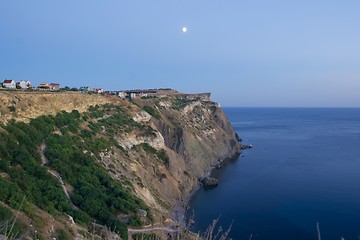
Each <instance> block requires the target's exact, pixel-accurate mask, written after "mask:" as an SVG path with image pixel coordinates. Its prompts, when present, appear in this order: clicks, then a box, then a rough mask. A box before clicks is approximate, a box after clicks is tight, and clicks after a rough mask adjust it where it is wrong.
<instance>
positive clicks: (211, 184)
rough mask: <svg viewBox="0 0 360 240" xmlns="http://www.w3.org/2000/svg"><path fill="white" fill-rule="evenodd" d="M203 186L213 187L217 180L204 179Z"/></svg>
mask: <svg viewBox="0 0 360 240" xmlns="http://www.w3.org/2000/svg"><path fill="white" fill-rule="evenodd" d="M202 182H203V184H204V186H206V187H214V186H217V185H218V180H217V179H216V178H211V177H206V178H204V179H203V180H202Z"/></svg>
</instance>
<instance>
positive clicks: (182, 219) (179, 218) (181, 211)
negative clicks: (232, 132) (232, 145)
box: [171, 142, 246, 229]
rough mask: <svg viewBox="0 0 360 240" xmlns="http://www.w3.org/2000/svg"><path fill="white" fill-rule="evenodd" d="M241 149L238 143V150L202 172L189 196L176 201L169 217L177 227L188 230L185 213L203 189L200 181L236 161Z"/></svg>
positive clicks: (188, 225) (241, 146)
mask: <svg viewBox="0 0 360 240" xmlns="http://www.w3.org/2000/svg"><path fill="white" fill-rule="evenodd" d="M243 149H246V148H243V145H242V144H241V143H240V142H239V150H238V151H235V153H233V154H232V155H230V156H229V157H226V158H224V159H223V160H220V161H219V162H218V164H215V165H211V167H210V168H209V169H208V170H205V171H204V174H203V175H202V176H201V177H200V178H199V179H198V181H197V184H196V185H195V186H194V187H193V189H192V190H191V191H190V192H189V194H188V195H187V196H186V197H185V198H184V199H183V200H178V201H177V203H176V204H175V206H174V208H173V210H172V212H171V215H172V217H173V219H174V222H175V223H176V224H177V225H179V226H180V227H182V228H184V229H188V228H189V227H190V224H189V223H188V222H187V220H188V219H187V211H188V208H189V204H190V202H191V199H192V198H193V197H194V196H195V194H196V193H197V192H198V190H199V189H200V188H201V187H203V184H202V182H201V179H203V178H205V177H210V176H212V174H213V173H214V170H216V169H218V168H219V167H220V168H222V167H223V166H224V165H226V164H227V163H228V162H230V161H234V160H237V159H238V158H239V157H240V156H241V153H242V151H241V150H243Z"/></svg>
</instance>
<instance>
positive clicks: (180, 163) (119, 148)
mask: <svg viewBox="0 0 360 240" xmlns="http://www.w3.org/2000/svg"><path fill="white" fill-rule="evenodd" d="M0 95H1V98H0V99H1V101H2V102H1V107H0V112H1V116H0V118H1V120H2V122H8V121H9V120H10V119H14V120H16V121H24V122H30V124H34V126H36V125H35V123H34V122H35V121H32V120H31V119H33V118H35V117H38V116H42V115H54V116H55V117H54V120H51V121H54V126H53V125H51V127H49V129H50V130H49V131H51V134H50V135H49V137H46V138H44V139H42V138H41V137H39V140H38V141H39V143H40V140H41V141H44V144H45V145H46V147H47V150H46V151H47V152H45V153H46V156H47V157H48V158H49V159H48V160H47V162H42V164H41V160H35V162H36V161H37V162H38V165H39V167H40V168H44V167H45V168H49V169H52V170H54V171H57V174H59V175H55V176H58V177H60V176H61V177H62V179H63V181H64V182H65V183H64V184H65V186H66V188H67V189H69V190H70V191H69V192H70V198H71V200H72V201H73V202H74V203H75V207H76V208H79V209H80V210H81V211H85V212H86V213H87V214H88V215H89V216H92V217H94V218H95V219H97V218H98V217H99V216H98V215H96V213H92V212H91V211H90V210H89V209H87V205H86V204H85V203H84V204H83V202H81V201H80V200H78V198H79V197H78V195H77V194H80V192H79V191H80V190H79V189H82V187H80V185H81V184H83V183H79V182H78V180H77V179H76V178H75V177H72V174H73V173H72V172H71V171H70V170H69V169H64V167H63V166H62V165H61V164H63V163H64V161H69V162H68V165H67V166H68V168H79V167H82V166H80V165H74V166H73V167H71V166H72V165H71V164H73V163H74V161H77V159H78V158H79V155H81V156H82V155H83V157H84V158H86V157H89V158H91V159H93V160H94V164H96V165H98V166H99V168H98V169H99V170H100V169H103V170H104V171H105V172H106V173H107V174H108V176H111V179H113V180H114V181H115V182H117V183H120V184H121V185H122V186H124V187H125V188H126V189H127V190H126V191H129V192H130V193H131V194H134V195H135V196H136V197H138V198H139V199H141V200H142V201H143V202H144V203H145V205H146V206H148V207H149V208H148V209H147V211H149V213H148V215H151V218H145V217H144V216H143V217H141V216H140V218H141V221H142V223H143V224H146V223H149V224H155V223H157V224H161V225H163V224H178V222H179V221H181V214H182V213H181V212H180V215H179V214H174V211H175V210H176V209H177V208H178V207H179V203H180V205H182V204H184V202H183V201H186V199H187V198H188V196H189V194H190V192H191V191H192V190H193V189H194V188H195V187H196V186H197V184H198V182H199V178H201V177H203V176H204V175H206V174H207V173H208V172H209V171H210V170H211V168H212V167H214V166H215V165H218V164H219V163H221V162H222V161H223V160H224V159H226V158H229V157H232V156H234V155H236V154H238V153H239V151H240V144H239V143H238V141H237V138H236V136H235V133H234V131H233V129H232V127H231V125H230V123H229V122H228V120H227V118H226V116H225V114H224V112H223V111H222V109H221V108H220V106H219V105H218V104H217V103H214V102H211V101H210V95H209V94H201V95H196V94H191V95H189V94H175V95H164V96H161V97H151V98H144V99H133V100H132V101H131V102H130V101H128V100H121V99H119V98H117V97H116V96H103V95H90V94H81V93H18V92H0ZM74 109H76V110H77V111H74ZM62 110H65V112H64V111H63V112H62V113H61V114H59V112H60V111H62ZM66 111H67V112H70V111H71V114H70V115H69V114H67V113H66ZM65 117H66V118H69V119H73V120H69V121H65V120H64V119H65ZM59 119H60V120H61V121H60V120H59ZM30 120H31V121H30ZM44 121H45V122H46V121H50V120H44ZM12 124H13V123H12ZM51 124H53V123H51ZM0 130H1V129H0ZM6 131H9V130H8V129H7V128H6V126H5V125H4V126H3V127H2V130H1V131H0V132H6ZM63 138H64V139H63ZM62 139H63V140H62ZM56 141H58V142H61V141H64V142H63V145H61V144H60V145H59V144H56ZM72 141H73V142H72ZM67 143H69V145H68V146H67ZM0 144H5V142H3V143H2V142H1V141H0ZM61 148H64V149H66V151H63V152H66V154H68V153H69V152H74V151H75V152H76V151H78V152H79V153H78V154H74V153H72V154H73V155H71V154H70V155H69V157H68V158H66V159H65V158H64V159H63V160H61V161H59V156H58V155H56V154H55V153H56V151H62V150H61ZM0 150H1V149H0ZM4 156H5V155H3V156H1V151H0V160H1V159H2V158H4ZM75 156H77V157H75ZM60 158H61V159H62V157H60ZM72 159H73V160H72ZM9 164H10V165H11V164H12V163H11V162H10V163H9ZM13 164H15V163H13ZM15 166H19V163H18V165H15ZM21 166H22V165H21ZM2 171H4V170H0V175H1V176H5V177H6V178H8V179H11V174H10V173H7V172H3V173H1V172H2ZM69 171H70V172H69ZM89 171H90V170H89ZM91 171H92V170H91ZM97 171H98V170H97ZM9 175H10V177H9ZM0 180H1V179H0ZM100 180H101V179H100ZM84 184H85V183H84ZM114 184H115V183H114ZM134 199H135V198H134ZM71 200H70V201H71ZM85 200H86V199H83V200H82V201H85ZM129 201H130V202H136V203H137V202H138V201H137V200H131V199H130V200H129ZM3 202H5V201H4V200H3ZM7 204H9V203H7ZM139 204H140V205H141V203H140V202H139ZM35 205H36V204H35ZM140 205H139V206H140ZM36 207H40V208H42V207H41V206H36ZM139 208H140V207H135V205H134V210H136V209H137V211H139V210H140V211H142V210H141V209H139ZM109 209H111V208H109ZM45 210H47V209H45ZM115 210H116V209H115ZM115 210H114V211H115ZM47 211H48V210H47ZM57 211H59V209H57ZM89 211H90V212H89ZM109 211H110V210H109ZM111 211H113V209H112V210H111ZM118 211H119V213H116V214H117V216H118V217H117V218H122V219H128V218H129V217H126V216H130V217H131V216H134V215H132V214H130V213H129V212H128V213H126V214H125V213H121V214H120V212H121V209H119V210H118ZM69 212H71V211H69ZM115 212H116V211H115ZM142 212H143V211H142ZM145 212H146V211H145ZM110 213H111V214H112V216H114V215H113V213H112V212H110ZM92 214H93V215H92ZM124 214H125V215H124ZM129 214H130V215H129ZM146 214H147V212H146V213H145V214H143V215H146ZM136 215H137V214H136ZM100 217H101V216H100ZM112 218H114V217H112ZM179 218H180V219H179ZM58 221H60V220H58ZM101 221H103V220H101ZM60 222H61V221H60ZM103 222H104V221H103ZM128 224H129V225H132V224H131V221H130V222H128ZM49 227H50V226H49ZM43 231H44V232H46V230H43ZM73 231H75V230H73Z"/></svg>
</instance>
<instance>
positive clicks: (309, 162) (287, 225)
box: [189, 108, 360, 240]
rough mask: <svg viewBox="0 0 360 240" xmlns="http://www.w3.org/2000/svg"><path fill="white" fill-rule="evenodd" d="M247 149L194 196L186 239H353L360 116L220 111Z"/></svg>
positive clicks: (359, 227) (359, 207)
mask: <svg viewBox="0 0 360 240" xmlns="http://www.w3.org/2000/svg"><path fill="white" fill-rule="evenodd" d="M224 110H225V113H226V114H227V116H228V118H229V120H230V122H231V123H232V125H233V127H234V129H235V131H236V132H237V133H238V134H239V136H240V137H241V138H243V139H244V143H246V144H252V145H254V148H253V149H250V150H245V151H244V152H243V154H242V156H240V157H239V158H238V159H236V160H234V161H231V162H229V163H227V164H226V165H225V166H224V167H223V168H222V169H220V170H217V171H216V172H214V175H215V177H217V178H218V179H219V186H218V187H216V188H213V189H210V190H205V189H201V190H199V192H198V193H197V194H196V195H195V196H194V198H193V199H192V201H191V202H190V204H191V209H190V210H189V214H192V212H193V211H194V214H195V224H194V225H193V229H192V230H193V231H195V232H203V231H205V229H206V228H207V226H208V225H209V224H210V223H211V221H212V219H216V218H218V217H219V219H220V220H219V224H220V225H221V226H222V227H223V228H227V227H229V226H230V224H231V222H233V225H232V229H231V233H230V235H231V237H232V238H233V239H247V240H248V239H250V238H251V239H294V240H295V239H317V230H316V222H319V226H320V232H321V237H322V239H340V238H341V237H344V238H345V239H360V238H358V236H360V109H334V108H330V109H329V108H328V109H322V108H316V109H315V108H307V109H306V108H305V109H302V108H225V109H224Z"/></svg>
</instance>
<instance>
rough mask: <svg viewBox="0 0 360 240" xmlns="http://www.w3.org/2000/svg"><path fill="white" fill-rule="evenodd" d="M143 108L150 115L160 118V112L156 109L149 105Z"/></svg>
mask: <svg viewBox="0 0 360 240" xmlns="http://www.w3.org/2000/svg"><path fill="white" fill-rule="evenodd" d="M143 110H144V111H145V112H147V113H148V114H150V115H151V116H153V117H154V118H156V119H158V120H160V118H161V117H160V114H159V112H158V111H157V110H155V108H153V107H150V106H144V107H143Z"/></svg>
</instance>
